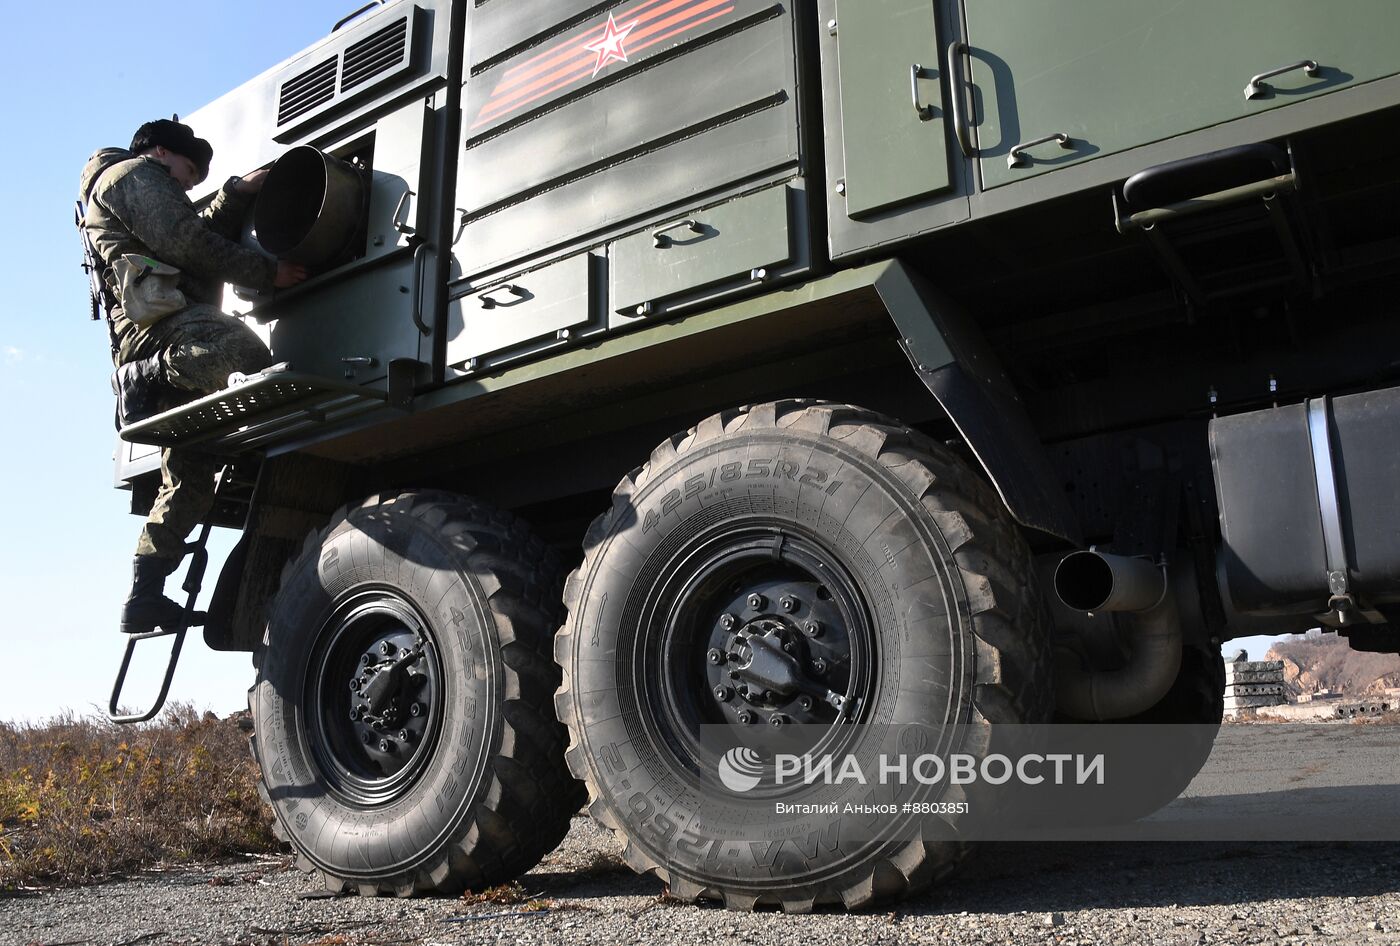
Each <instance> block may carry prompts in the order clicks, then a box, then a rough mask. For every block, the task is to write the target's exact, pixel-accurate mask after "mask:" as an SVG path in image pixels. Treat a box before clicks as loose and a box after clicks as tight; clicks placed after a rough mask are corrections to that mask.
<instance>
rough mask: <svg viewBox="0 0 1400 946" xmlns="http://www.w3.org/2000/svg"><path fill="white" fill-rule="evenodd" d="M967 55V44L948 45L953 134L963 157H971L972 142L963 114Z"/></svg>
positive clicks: (965, 117)
mask: <svg viewBox="0 0 1400 946" xmlns="http://www.w3.org/2000/svg"><path fill="white" fill-rule="evenodd" d="M965 53H967V43H964V42H962V41H960V40H959V41H955V42H952V43H949V44H948V56H947V60H948V85H949V88H950V91H951V92H952V94H953V134H955V135H957V138H958V148H959V149H961V151H962V153H963V157H965V158H970V157H972V140H971V138H970V137H969V132H968V127H967V116H966V115H964V114H963V102H964V99H963V94H964V93H963V87H964V86H965V85H966V84H967V83H966V82H965V81H964V79H963V71H962V57H963V55H964V54H965Z"/></svg>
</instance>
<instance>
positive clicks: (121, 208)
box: [81, 149, 277, 305]
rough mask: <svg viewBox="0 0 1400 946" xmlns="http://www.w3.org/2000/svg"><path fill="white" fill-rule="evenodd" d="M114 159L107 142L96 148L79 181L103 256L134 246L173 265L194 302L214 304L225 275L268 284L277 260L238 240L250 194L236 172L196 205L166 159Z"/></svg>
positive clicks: (87, 223) (87, 221) (87, 220)
mask: <svg viewBox="0 0 1400 946" xmlns="http://www.w3.org/2000/svg"><path fill="white" fill-rule="evenodd" d="M119 158H120V153H113V151H112V150H111V149H104V150H103V151H99V152H97V153H96V154H94V155H93V156H92V157H91V158H90V159H89V160H88V165H87V168H85V169H84V171H83V178H82V182H81V184H82V190H83V193H84V194H85V195H87V197H88V201H87V214H86V216H85V217H84V220H83V226H84V227H85V228H86V230H87V231H88V234H89V235H90V236H91V238H92V241H93V245H94V246H95V247H96V248H97V252H98V254H99V255H100V256H101V257H102V259H103V260H104V261H105V262H106V263H108V264H109V265H110V264H111V263H112V262H113V261H114V260H116V259H118V258H119V257H121V256H122V255H123V254H125V253H138V254H141V255H143V256H150V257H154V258H155V259H158V260H160V261H161V262H163V263H169V264H170V265H172V266H175V267H178V268H179V269H180V270H181V272H182V275H181V277H180V289H181V290H182V291H183V292H184V294H185V297H186V298H187V299H189V300H190V301H191V302H203V303H208V304H211V305H218V304H219V302H220V298H221V296H222V292H223V285H224V283H226V282H231V283H234V284H236V285H239V286H246V287H248V288H249V289H257V290H261V291H270V290H271V289H272V280H273V277H274V276H275V275H276V271H277V263H276V261H275V260H271V259H268V258H267V257H265V256H263V255H262V254H260V253H258V252H256V251H254V250H250V249H248V248H246V247H244V246H242V245H240V244H239V243H238V242H237V240H238V237H239V231H240V229H241V227H242V223H243V217H244V214H245V213H246V211H247V209H248V204H249V203H250V201H251V200H252V197H251V196H250V195H247V194H241V193H239V192H238V191H236V190H235V189H234V187H233V184H234V179H230V180H229V181H228V182H226V183H225V184H224V186H223V187H221V188H220V189H219V193H218V195H217V196H215V198H214V200H213V202H212V203H210V205H209V206H208V207H206V208H205V209H204V210H203V211H202V212H196V211H195V209H194V205H193V204H192V203H191V202H190V199H189V197H188V196H186V195H185V192H184V190H183V189H182V188H181V187H180V184H179V182H178V181H176V180H175V178H174V177H172V176H171V175H170V171H169V169H168V168H166V166H165V165H163V164H161V163H160V162H159V161H156V160H155V159H153V158H150V157H130V156H127V157H126V158H125V159H124V160H122V159H119ZM114 159H116V160H114Z"/></svg>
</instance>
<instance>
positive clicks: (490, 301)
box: [447, 253, 593, 367]
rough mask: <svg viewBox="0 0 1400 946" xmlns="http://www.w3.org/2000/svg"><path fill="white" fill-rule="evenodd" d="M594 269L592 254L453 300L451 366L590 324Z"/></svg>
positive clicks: (448, 345) (449, 351) (450, 345)
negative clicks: (590, 270)
mask: <svg viewBox="0 0 1400 946" xmlns="http://www.w3.org/2000/svg"><path fill="white" fill-rule="evenodd" d="M589 266H590V257H589V254H587V253H580V254H579V255H578V256H574V257H571V258H569V259H566V260H564V261H563V262H560V263H554V264H553V265H550V266H545V267H543V268H542V269H537V270H534V271H533V272H528V273H524V274H523V275H520V276H513V277H511V278H510V279H508V280H507V281H506V282H504V283H500V284H498V285H496V286H493V287H491V288H490V289H485V290H482V291H480V292H473V293H471V294H470V295H467V296H464V297H462V298H460V299H457V300H454V301H453V302H452V305H451V312H450V315H449V326H448V332H449V335H448V343H447V363H448V364H449V365H453V366H459V367H460V366H461V365H462V364H463V363H464V362H466V361H467V360H468V359H471V358H477V357H480V356H482V355H487V354H490V353H492V352H497V351H501V350H503V349H506V348H511V347H513V346H516V345H520V344H523V343H525V342H529V341H533V340H535V339H539V338H546V337H548V336H551V335H556V334H557V333H559V332H561V331H563V330H565V329H571V328H575V327H578V326H580V325H586V324H587V323H588V322H589V320H590V316H591V313H592V311H593V306H592V300H591V293H590V292H589V286H590V281H589Z"/></svg>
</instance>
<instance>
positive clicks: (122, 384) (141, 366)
mask: <svg viewBox="0 0 1400 946" xmlns="http://www.w3.org/2000/svg"><path fill="white" fill-rule="evenodd" d="M112 393H113V394H115V395H116V396H117V429H118V430H120V429H122V428H123V427H130V426H131V425H132V424H135V423H137V422H138V421H143V420H145V419H146V418H148V417H154V416H155V415H156V414H159V413H161V412H162V411H168V410H170V409H171V408H172V407H176V406H178V405H179V403H180V398H179V392H178V391H176V390H175V389H174V388H172V387H171V386H170V385H169V384H168V383H166V380H165V367H164V366H163V365H162V364H161V363H160V356H159V355H152V356H151V357H149V358H142V359H141V360H140V361H128V362H127V363H126V364H124V365H122V366H121V367H119V368H117V370H116V372H115V373H113V375H112Z"/></svg>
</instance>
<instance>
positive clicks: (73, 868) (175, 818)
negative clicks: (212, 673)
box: [0, 705, 277, 888]
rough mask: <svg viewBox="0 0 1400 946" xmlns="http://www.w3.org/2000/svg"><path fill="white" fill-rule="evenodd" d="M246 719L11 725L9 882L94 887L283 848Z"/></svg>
mask: <svg viewBox="0 0 1400 946" xmlns="http://www.w3.org/2000/svg"><path fill="white" fill-rule="evenodd" d="M276 844H277V842H276V841H275V840H274V838H273V835H272V830H271V816H270V813H269V812H268V811H267V810H266V809H265V808H264V806H263V804H262V802H261V800H260V799H259V798H258V792H257V768H256V766H255V765H254V764H253V761H252V758H251V756H250V755H249V753H248V745H247V737H246V736H245V735H244V733H243V732H241V731H240V730H239V727H238V724H237V721H236V720H235V719H225V720H221V719H219V718H217V717H216V716H214V714H212V713H205V714H200V713H199V712H198V711H197V710H196V709H194V708H193V707H192V706H188V705H184V706H172V707H170V708H169V709H167V710H166V711H165V712H164V713H163V714H162V715H161V716H160V718H159V719H158V720H157V721H155V722H152V723H147V724H144V725H141V726H135V727H119V726H115V725H113V724H111V723H108V722H106V721H105V720H101V721H99V720H96V719H92V718H79V717H75V716H72V715H68V716H64V717H60V718H57V719H53V720H50V721H49V722H47V723H43V724H39V725H32V724H12V723H0V887H4V888H14V887H16V886H19V885H23V884H35V883H65V884H77V883H89V882H92V881H96V880H101V879H104V878H107V877H110V876H112V875H114V874H120V873H123V872H127V871H132V870H137V869H140V868H143V867H150V866H154V865H157V864H161V863H169V862H175V861H191V860H207V859H211V858H217V857H225V856H228V855H232V854H240V853H253V852H265V851H271V850H274V849H275V848H276Z"/></svg>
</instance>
